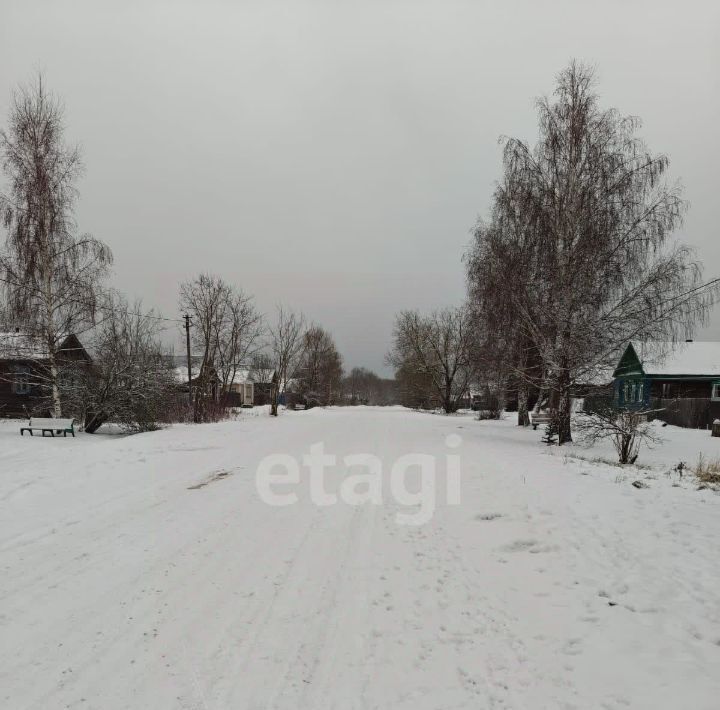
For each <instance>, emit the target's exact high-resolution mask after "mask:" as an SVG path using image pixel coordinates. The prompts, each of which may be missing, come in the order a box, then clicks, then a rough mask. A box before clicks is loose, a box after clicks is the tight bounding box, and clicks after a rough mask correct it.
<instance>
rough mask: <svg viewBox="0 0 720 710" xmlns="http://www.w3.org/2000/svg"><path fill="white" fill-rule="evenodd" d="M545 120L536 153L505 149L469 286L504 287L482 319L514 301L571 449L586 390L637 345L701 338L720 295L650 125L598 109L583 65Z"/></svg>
mask: <svg viewBox="0 0 720 710" xmlns="http://www.w3.org/2000/svg"><path fill="white" fill-rule="evenodd" d="M538 117H539V128H540V137H539V140H538V142H537V144H536V146H535V147H534V148H531V147H530V146H529V145H527V144H526V143H524V142H523V141H520V140H517V139H508V140H506V141H505V144H504V152H503V163H504V172H505V174H504V178H503V180H502V181H501V183H500V185H499V186H498V189H497V191H496V194H495V199H494V210H493V215H492V220H491V223H490V224H489V225H487V226H481V228H479V229H478V231H477V232H476V236H475V243H474V245H473V248H472V250H473V254H474V258H471V259H470V260H469V263H470V274H469V276H470V281H471V298H472V296H473V292H474V294H475V297H476V299H477V295H478V293H482V292H485V293H486V294H487V293H490V292H491V291H492V287H493V286H492V285H493V284H494V285H495V287H496V288H497V289H498V291H497V294H496V298H494V299H493V298H488V299H487V301H486V302H485V304H484V305H483V304H482V302H481V299H478V300H479V302H480V303H481V305H480V308H481V310H483V311H484V312H485V313H486V314H487V313H488V312H489V311H490V312H491V311H492V309H493V308H497V307H498V304H499V303H500V301H502V302H503V303H504V304H506V306H507V309H508V311H509V318H510V320H511V321H512V322H513V323H514V324H515V328H516V335H515V340H516V342H518V343H520V344H521V346H520V347H521V350H520V351H521V352H523V351H524V352H528V351H530V352H532V353H536V354H537V356H538V357H539V359H540V361H541V366H540V367H539V368H537V369H536V370H535V373H537V372H538V371H539V372H541V376H542V377H543V379H544V386H545V387H547V388H548V389H549V390H550V391H551V395H552V396H551V397H550V402H551V411H552V413H553V425H554V427H555V429H556V431H557V433H558V441H559V443H560V444H562V443H564V442H567V441H570V440H571V438H572V436H571V430H570V408H571V394H572V391H573V387H574V386H575V384H576V383H577V382H581V381H582V380H583V379H584V378H589V377H591V376H592V375H593V373H596V372H597V371H598V370H599V369H601V368H604V367H607V366H608V365H609V364H610V363H611V362H612V360H613V359H614V358H616V357H617V355H618V352H619V350H620V349H621V347H622V345H623V344H624V343H626V342H627V341H628V340H630V339H633V338H638V339H646V338H657V339H666V340H667V339H674V338H677V337H680V336H682V335H685V334H687V333H688V332H692V330H693V329H694V327H695V326H696V325H698V324H699V323H701V322H703V320H704V319H705V317H706V315H707V312H708V308H709V306H710V304H711V302H712V301H713V299H714V297H715V293H716V290H715V284H703V282H702V279H701V269H700V266H699V264H697V263H696V262H695V261H694V259H693V256H692V254H691V252H690V251H689V250H688V249H687V248H686V247H684V246H683V245H681V244H679V243H677V242H672V241H671V240H670V238H671V235H672V233H673V231H674V230H675V229H676V228H677V227H678V226H679V225H680V224H681V221H682V216H683V213H684V212H685V210H686V204H685V203H684V202H683V200H682V197H681V194H680V189H679V187H678V186H677V185H675V184H668V183H667V182H666V173H667V169H668V165H669V163H668V159H667V157H666V156H664V155H653V154H652V153H650V151H649V150H648V148H647V147H646V145H645V143H644V142H643V141H642V140H641V139H640V138H639V137H638V136H637V130H638V129H639V127H640V121H639V119H637V118H635V117H628V116H622V115H621V114H620V113H619V112H618V111H616V110H615V109H607V110H603V109H601V108H600V107H599V104H598V97H597V94H596V93H595V91H594V76H593V72H592V70H590V69H588V68H587V67H584V66H582V65H580V64H577V63H574V62H573V63H571V64H570V66H569V67H568V68H566V69H565V70H564V71H563V72H561V74H560V75H559V77H558V81H557V86H556V90H555V97H554V100H550V99H548V98H544V99H541V100H540V101H539V102H538ZM517 370H519V371H520V372H522V371H523V367H522V365H520V366H518V368H517ZM525 374H526V375H527V373H525ZM535 376H536V375H535Z"/></svg>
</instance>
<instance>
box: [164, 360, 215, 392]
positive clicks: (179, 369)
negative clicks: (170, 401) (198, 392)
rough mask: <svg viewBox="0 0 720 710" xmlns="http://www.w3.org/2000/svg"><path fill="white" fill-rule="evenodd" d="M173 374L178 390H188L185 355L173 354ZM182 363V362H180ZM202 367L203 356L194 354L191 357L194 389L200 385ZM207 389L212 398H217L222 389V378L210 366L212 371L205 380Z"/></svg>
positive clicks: (191, 374)
mask: <svg viewBox="0 0 720 710" xmlns="http://www.w3.org/2000/svg"><path fill="white" fill-rule="evenodd" d="M172 362H173V365H174V367H173V374H174V379H175V382H176V387H177V391H178V392H184V393H185V394H186V395H187V391H188V367H187V359H186V358H185V357H178V356H174V355H173V356H172ZM180 363H182V364H180ZM201 369H202V358H201V357H197V356H193V357H192V358H191V359H190V377H191V385H192V388H193V391H194V390H195V388H196V387H198V386H199V385H200V371H201ZM203 384H204V386H205V388H206V389H207V394H208V395H209V396H210V397H211V398H212V399H217V396H218V393H219V391H220V380H219V378H218V376H217V373H216V372H215V369H214V368H210V372H208V373H206V376H205V382H204V383H203Z"/></svg>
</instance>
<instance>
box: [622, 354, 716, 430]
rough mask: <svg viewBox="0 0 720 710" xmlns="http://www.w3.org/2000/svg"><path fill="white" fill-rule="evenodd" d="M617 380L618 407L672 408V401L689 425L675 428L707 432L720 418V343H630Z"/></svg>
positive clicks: (679, 422)
mask: <svg viewBox="0 0 720 710" xmlns="http://www.w3.org/2000/svg"><path fill="white" fill-rule="evenodd" d="M613 378H614V397H615V403H616V405H617V406H620V407H625V408H631V409H643V408H648V407H650V406H653V407H656V406H662V407H670V400H673V401H675V402H676V404H675V406H674V410H675V411H678V412H679V411H685V412H687V416H685V417H684V419H685V420H687V422H686V423H684V422H683V421H672V422H671V423H677V424H680V425H683V426H694V427H697V426H700V427H705V426H709V424H710V423H711V422H712V420H713V419H714V418H716V417H720V343H715V342H701V341H688V342H686V343H679V344H673V343H650V344H648V343H629V344H628V346H627V347H626V348H625V352H624V353H623V355H622V357H621V358H620V361H619V362H618V365H617V367H616V368H615V371H614V373H613ZM691 402H692V403H691ZM663 418H664V417H663Z"/></svg>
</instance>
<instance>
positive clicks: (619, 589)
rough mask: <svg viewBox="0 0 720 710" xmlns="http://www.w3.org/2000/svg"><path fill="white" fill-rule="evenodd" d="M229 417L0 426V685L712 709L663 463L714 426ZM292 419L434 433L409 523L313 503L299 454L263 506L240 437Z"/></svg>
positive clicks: (162, 701) (715, 641)
mask: <svg viewBox="0 0 720 710" xmlns="http://www.w3.org/2000/svg"><path fill="white" fill-rule="evenodd" d="M255 414H257V412H253V411H252V410H251V412H249V413H248V415H247V416H243V415H240V416H239V417H238V418H237V419H236V420H234V421H229V422H223V423H220V424H212V425H202V426H191V425H178V426H174V427H172V428H169V429H166V430H164V431H160V432H153V433H148V434H140V435H135V436H121V435H117V434H110V435H100V434H96V435H83V434H80V435H79V436H78V437H77V438H75V439H50V438H45V439H41V438H38V437H35V438H32V439H30V438H28V437H23V438H21V437H20V436H19V435H18V433H17V432H18V428H19V423H18V422H2V423H0V452H2V453H0V499H1V500H2V522H1V526H0V531H1V536H0V546H1V549H2V581H1V582H0V595H1V596H2V607H1V608H2V611H1V616H0V624H2V633H1V635H0V638H2V646H1V647H0V699H1V703H0V704H1V705H2V706H3V707H7V708H12V709H15V708H23V709H31V708H36V709H44V708H85V709H87V710H90V709H98V710H99V709H102V710H115V709H120V708H133V709H135V708H143V709H144V708H148V709H149V708H152V710H164V709H165V708H167V709H168V710H170V709H175V708H181V709H184V708H187V709H189V708H193V709H195V708H198V709H205V710H207V709H210V708H212V709H213V710H215V709H225V708H228V709H229V708H233V709H234V708H243V709H245V708H288V709H290V708H292V709H293V710H297V709H298V708H301V709H305V708H308V709H313V710H318V709H319V710H323V709H326V708H327V709H330V708H340V709H341V710H346V709H349V710H353V709H360V708H383V709H384V708H393V709H396V708H397V709H405V708H407V709H408V710H410V709H412V710H418V709H420V710H423V709H425V708H427V709H430V708H433V709H434V708H443V709H445V708H505V709H510V708H513V709H528V710H530V709H532V710H536V709H543V708H547V709H548V710H556V709H558V708H563V709H566V710H567V709H569V708H577V709H578V710H579V709H589V708H606V709H610V708H640V709H644V708H653V709H655V710H657V709H664V708H667V709H672V710H676V709H677V708H679V707H689V708H693V710H710V709H711V708H717V707H718V701H717V698H718V697H720V674H718V673H717V669H718V667H720V665H719V664H720V595H718V586H719V583H720V564H719V563H720V546H719V545H718V539H719V536H720V496H719V495H717V494H716V493H714V492H713V491H711V490H709V489H706V490H701V491H698V490H696V486H695V485H693V484H692V482H691V481H690V479H689V478H688V477H687V476H685V477H684V478H683V479H682V480H681V479H679V478H678V476H677V475H676V474H670V475H669V474H668V471H670V469H671V468H672V467H673V466H674V465H675V464H676V463H677V462H678V461H679V460H684V461H686V462H687V463H692V462H693V461H694V460H696V459H697V456H698V454H699V453H700V452H701V451H702V452H703V453H704V454H705V455H706V456H707V457H709V458H714V457H717V456H720V439H713V438H711V437H710V435H709V433H708V432H704V431H687V430H680V429H675V428H673V427H666V428H664V429H662V430H661V431H662V435H663V436H664V437H665V438H666V441H665V443H664V444H663V445H662V446H660V447H658V448H656V449H654V450H653V451H649V452H648V451H645V450H644V451H643V452H641V458H640V461H641V463H646V464H648V465H649V466H650V468H635V469H633V468H619V467H616V466H612V465H608V464H606V463H602V462H598V461H596V460H593V459H596V458H598V457H599V458H604V457H607V458H610V456H611V449H610V448H609V447H608V448H605V447H601V448H599V449H597V450H595V449H593V450H586V449H582V448H581V447H577V446H576V447H567V448H562V449H559V448H556V447H553V448H549V447H545V446H544V445H542V444H540V443H539V439H540V435H541V433H540V432H533V431H532V430H529V429H520V428H518V427H516V426H515V425H514V422H513V420H512V419H511V418H508V419H506V420H505V421H500V422H492V421H489V422H478V421H476V420H475V419H473V418H471V417H470V416H454V417H446V416H438V415H431V414H421V413H415V412H410V411H407V410H403V409H401V408H344V409H342V408H337V409H327V410H322V409H314V410H310V411H307V412H299V413H292V412H287V413H284V414H283V415H282V416H280V417H279V418H277V419H274V418H270V417H267V416H255ZM262 414H263V415H264V414H265V411H263V412H262ZM450 434H458V435H460V437H461V438H462V444H461V446H460V447H459V448H457V449H451V448H449V447H448V445H447V444H446V437H447V436H448V435H450ZM317 442H323V443H324V446H325V450H326V451H328V452H331V453H334V454H336V455H338V456H342V455H345V454H348V453H361V452H367V453H371V454H374V455H377V456H378V457H379V458H380V459H381V460H382V463H383V472H384V474H386V473H387V470H388V469H389V467H390V465H391V464H392V462H393V461H395V460H396V459H397V458H398V457H399V456H401V455H403V454H407V453H409V452H419V453H428V454H433V455H434V456H436V457H437V459H438V461H439V462H440V463H439V464H438V472H439V476H438V478H439V481H438V486H437V488H438V491H439V492H438V501H437V508H436V510H435V514H434V516H433V517H432V519H431V521H430V522H428V523H427V524H426V525H423V526H402V525H398V523H397V513H398V512H403V511H404V512H407V510H408V509H407V506H403V505H401V504H400V503H399V502H397V501H396V499H394V498H393V496H391V495H390V494H389V493H388V492H387V486H384V488H383V500H382V504H381V505H373V504H366V505H362V506H351V505H347V504H345V503H338V504H336V505H329V506H325V507H318V506H316V505H314V504H313V503H312V501H311V500H310V495H309V488H308V480H307V476H306V475H305V474H304V473H303V478H302V481H301V483H300V484H299V485H298V486H296V490H297V495H298V502H297V503H296V504H295V505H288V506H285V507H271V506H268V505H266V504H265V503H263V502H262V501H261V499H260V497H259V494H258V491H257V488H256V484H255V471H256V469H257V466H258V464H259V462H260V461H261V460H262V458H263V457H264V456H266V455H268V454H272V453H284V454H291V455H293V456H296V457H298V458H299V457H301V456H302V455H304V454H307V453H308V451H309V448H310V446H311V444H314V443H317ZM454 453H459V455H460V456H461V462H462V498H461V503H460V504H459V505H447V504H446V503H445V500H444V497H443V494H442V493H440V491H444V488H445V481H444V472H445V470H446V468H445V461H446V458H445V457H446V455H448V454H454ZM580 457H584V458H580ZM301 471H303V472H304V471H305V469H304V468H301ZM348 473H349V472H348V470H347V469H346V468H344V467H343V466H342V465H340V466H338V467H337V468H336V469H333V470H331V471H329V472H328V475H327V478H326V488H327V489H328V490H336V489H337V488H338V486H339V484H340V482H341V481H342V480H343V479H344V478H345V477H347V475H348ZM440 474H442V475H440ZM638 478H640V479H642V480H643V481H644V482H646V483H647V485H648V488H644V489H641V490H638V489H636V488H634V487H633V486H632V485H631V482H632V481H633V480H636V479H638ZM413 482H414V483H417V482H418V481H417V480H414V481H413Z"/></svg>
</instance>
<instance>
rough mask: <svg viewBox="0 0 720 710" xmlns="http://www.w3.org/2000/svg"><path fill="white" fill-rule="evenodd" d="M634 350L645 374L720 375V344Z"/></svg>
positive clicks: (661, 345)
mask: <svg viewBox="0 0 720 710" xmlns="http://www.w3.org/2000/svg"><path fill="white" fill-rule="evenodd" d="M634 347H635V351H636V352H637V354H638V357H639V358H640V361H641V362H642V363H643V370H644V371H645V374H648V375H718V376H720V342H711V341H697V340H696V341H693V342H689V343H650V344H648V343H639V344H637V345H636V346H634Z"/></svg>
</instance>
